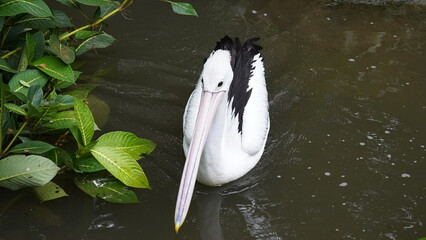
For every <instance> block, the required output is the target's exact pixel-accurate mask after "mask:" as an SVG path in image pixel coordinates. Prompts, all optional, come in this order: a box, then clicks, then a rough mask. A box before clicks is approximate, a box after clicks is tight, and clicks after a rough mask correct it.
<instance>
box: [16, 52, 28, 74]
mask: <svg viewBox="0 0 426 240" xmlns="http://www.w3.org/2000/svg"><path fill="white" fill-rule="evenodd" d="M28 64H29V61H28V54H27V51H25V49H24V51H22V52H21V57H20V59H19V64H18V72H22V71H24V70H25V69H27V67H28Z"/></svg>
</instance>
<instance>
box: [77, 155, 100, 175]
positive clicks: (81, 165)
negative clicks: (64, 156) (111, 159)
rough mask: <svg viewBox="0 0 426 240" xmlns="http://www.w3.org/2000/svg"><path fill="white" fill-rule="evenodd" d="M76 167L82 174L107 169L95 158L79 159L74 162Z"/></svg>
mask: <svg viewBox="0 0 426 240" xmlns="http://www.w3.org/2000/svg"><path fill="white" fill-rule="evenodd" d="M74 166H75V167H76V168H77V169H78V170H80V171H81V172H97V171H100V170H104V169H105V168H104V166H102V164H100V163H99V162H98V160H96V159H95V158H93V157H91V158H77V159H76V161H75V162H74Z"/></svg>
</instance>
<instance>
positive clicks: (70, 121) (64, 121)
mask: <svg viewBox="0 0 426 240" xmlns="http://www.w3.org/2000/svg"><path fill="white" fill-rule="evenodd" d="M76 123H77V122H76V120H75V113H74V111H63V112H58V113H56V114H55V115H54V116H53V117H52V119H50V120H49V122H47V123H45V124H43V126H45V127H48V128H55V129H66V128H71V127H72V126H76Z"/></svg>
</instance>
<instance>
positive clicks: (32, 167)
mask: <svg viewBox="0 0 426 240" xmlns="http://www.w3.org/2000/svg"><path fill="white" fill-rule="evenodd" d="M58 171H59V168H58V167H57V166H56V165H55V164H54V163H53V162H52V161H50V160H49V159H47V158H45V157H41V156H37V155H28V156H25V155H13V156H10V157H7V158H4V159H2V160H0V186H1V187H6V188H9V189H11V190H17V189H20V188H23V187H39V186H43V185H44V184H46V183H48V182H49V181H50V180H52V178H53V177H54V176H55V175H56V173H57V172H58Z"/></svg>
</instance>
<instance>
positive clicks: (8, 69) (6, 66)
mask: <svg viewBox="0 0 426 240" xmlns="http://www.w3.org/2000/svg"><path fill="white" fill-rule="evenodd" d="M0 69H1V70H3V71H6V72H11V73H16V70H14V69H12V68H11V67H10V66H9V64H8V63H7V62H6V60H4V59H3V58H0Z"/></svg>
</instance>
